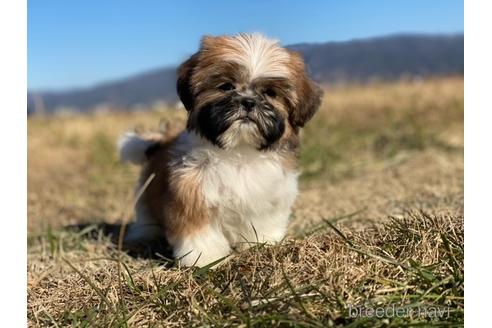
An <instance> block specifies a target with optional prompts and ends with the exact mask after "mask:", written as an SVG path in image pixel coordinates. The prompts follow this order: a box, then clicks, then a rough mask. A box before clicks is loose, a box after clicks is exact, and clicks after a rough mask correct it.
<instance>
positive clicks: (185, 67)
mask: <svg viewBox="0 0 492 328" xmlns="http://www.w3.org/2000/svg"><path fill="white" fill-rule="evenodd" d="M197 61H198V53H196V54H194V55H193V56H191V57H190V58H188V60H186V61H185V62H184V63H182V64H181V65H180V66H179V67H178V81H177V82H176V89H177V91H178V96H179V99H180V100H181V102H182V103H183V105H184V106H185V108H186V110H187V111H190V110H192V109H193V106H194V100H195V97H194V96H193V90H192V88H191V76H192V75H193V71H194V69H195V66H196V64H197Z"/></svg>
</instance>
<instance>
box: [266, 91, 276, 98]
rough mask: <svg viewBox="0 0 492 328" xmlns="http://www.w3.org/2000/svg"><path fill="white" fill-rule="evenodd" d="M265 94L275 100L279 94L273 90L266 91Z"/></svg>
mask: <svg viewBox="0 0 492 328" xmlns="http://www.w3.org/2000/svg"><path fill="white" fill-rule="evenodd" d="M263 93H264V94H266V95H267V96H268V97H270V98H275V97H276V96H277V93H276V92H275V90H273V89H266V90H265V91H264V92H263Z"/></svg>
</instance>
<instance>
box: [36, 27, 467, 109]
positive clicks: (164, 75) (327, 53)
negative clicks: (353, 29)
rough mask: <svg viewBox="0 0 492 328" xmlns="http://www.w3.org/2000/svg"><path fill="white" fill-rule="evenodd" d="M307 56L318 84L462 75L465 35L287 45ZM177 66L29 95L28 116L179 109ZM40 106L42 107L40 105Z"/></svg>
mask: <svg viewBox="0 0 492 328" xmlns="http://www.w3.org/2000/svg"><path fill="white" fill-rule="evenodd" d="M286 47H287V48H289V49H292V50H295V51H298V52H300V53H301V55H302V56H303V57H304V60H305V62H306V65H307V67H308V70H309V72H310V74H311V76H312V77H313V79H314V80H316V81H317V82H318V83H321V84H330V83H336V82H339V81H357V82H365V81H368V80H371V79H374V78H379V79H385V80H394V79H398V78H400V77H402V76H411V77H427V76H442V75H457V74H460V75H462V74H463V72H464V61H463V58H464V35H463V34H461V33H456V34H410V33H405V34H397V35H389V36H382V37H371V38H365V39H353V40H349V41H330V42H323V43H297V44H292V45H288V46H286ZM175 80H176V67H175V66H167V67H162V68H158V69H154V70H149V71H146V72H142V73H138V74H134V75H132V76H130V77H127V78H121V79H115V80H111V81H104V82H102V83H98V84H95V85H93V86H90V87H86V88H73V89H70V90H65V91H47V92H45V91H36V92H30V91H28V94H27V96H28V113H29V112H33V110H34V108H38V107H40V106H42V107H43V110H44V111H45V112H48V113H51V112H56V111H58V110H61V109H67V108H70V109H72V110H76V111H82V112H85V111H93V110H96V109H98V108H99V109H100V108H106V109H114V110H131V109H134V108H136V107H139V106H140V107H149V106H152V104H154V103H156V102H165V103H167V104H175V103H177V102H178V98H177V95H176V90H175ZM40 101H41V105H40V103H39V102H40Z"/></svg>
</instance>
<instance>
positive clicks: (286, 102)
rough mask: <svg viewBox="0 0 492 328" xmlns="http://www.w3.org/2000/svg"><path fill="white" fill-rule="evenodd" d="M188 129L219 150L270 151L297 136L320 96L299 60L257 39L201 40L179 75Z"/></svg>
mask: <svg viewBox="0 0 492 328" xmlns="http://www.w3.org/2000/svg"><path fill="white" fill-rule="evenodd" d="M177 89H178V94H179V96H180V98H181V101H182V102H183V104H184V106H185V107H186V109H187V110H188V111H189V117H188V126H187V127H188V129H189V130H192V131H195V132H197V133H198V134H200V135H201V136H203V137H204V138H206V139H208V140H209V141H210V142H212V143H213V144H215V145H217V146H219V147H221V148H233V147H236V146H239V145H241V144H246V145H250V146H253V147H255V148H257V149H260V150H261V149H268V148H270V147H272V146H273V145H275V144H276V143H278V142H279V141H281V140H282V139H283V138H284V139H285V138H288V137H289V136H292V135H296V134H297V132H298V130H299V128H300V127H302V126H303V125H304V124H305V123H306V122H307V121H308V120H309V119H310V118H311V117H312V116H313V114H314V113H315V112H316V110H317V108H318V107H319V104H320V98H321V94H322V93H321V90H320V89H319V88H318V87H317V86H315V85H314V83H313V82H312V81H311V80H310V79H309V78H308V77H307V75H306V73H305V69H304V63H303V61H302V59H301V57H300V56H299V55H297V54H296V53H293V52H290V51H288V50H286V49H284V48H282V47H280V46H279V45H278V43H277V42H276V41H273V40H269V39H267V38H265V37H263V36H261V35H258V34H240V35H238V36H221V37H205V38H204V39H203V40H202V43H201V47H200V50H199V51H198V52H197V53H196V54H194V55H193V56H191V57H190V59H188V60H187V61H186V62H184V63H183V64H182V65H181V66H180V67H179V69H178V83H177Z"/></svg>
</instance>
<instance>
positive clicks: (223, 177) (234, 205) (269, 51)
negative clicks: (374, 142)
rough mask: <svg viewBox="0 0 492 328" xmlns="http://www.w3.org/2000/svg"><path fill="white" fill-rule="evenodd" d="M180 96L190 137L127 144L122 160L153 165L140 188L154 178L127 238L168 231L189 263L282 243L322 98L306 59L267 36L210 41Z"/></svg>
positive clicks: (182, 71) (182, 77) (136, 138)
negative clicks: (306, 130) (304, 141)
mask: <svg viewBox="0 0 492 328" xmlns="http://www.w3.org/2000/svg"><path fill="white" fill-rule="evenodd" d="M177 91H178V94H179V97H180V99H181V101H182V102H183V104H184V106H185V108H186V110H187V111H188V121H187V127H186V130H185V131H183V132H182V133H181V134H179V135H178V136H177V137H175V138H173V139H171V140H165V138H160V137H156V136H155V135H145V134H143V135H140V134H135V133H128V134H126V135H125V136H123V138H122V139H121V140H120V152H121V157H122V158H123V159H124V160H128V161H132V162H134V163H138V164H142V165H143V170H142V175H141V178H140V186H141V185H142V184H144V183H145V182H146V181H148V180H149V177H153V178H152V180H151V181H150V183H149V184H148V186H147V187H146V188H145V191H144V192H143V194H142V196H141V197H140V199H139V200H138V204H137V206H136V212H137V221H136V223H135V224H134V225H133V226H132V227H131V229H130V231H129V235H128V236H127V239H129V240H131V239H138V238H141V237H146V236H148V235H149V234H157V235H161V236H162V237H164V238H166V239H167V241H168V242H169V244H170V245H171V246H172V248H173V253H174V256H175V257H176V258H178V259H179V260H180V262H181V264H182V265H186V266H191V265H194V264H195V265H198V266H203V265H206V264H208V263H211V262H213V261H215V260H217V259H220V258H222V257H225V256H227V255H228V254H229V253H230V251H231V248H236V247H239V246H241V245H244V244H246V245H247V244H248V243H256V242H278V241H280V240H281V239H282V238H283V237H284V235H285V232H286V228H287V224H288V220H289V215H290V212H291V206H292V203H293V202H294V199H295V198H296V196H297V177H298V171H297V159H298V154H299V129H300V128H301V127H303V126H304V124H305V123H306V122H307V121H308V120H309V119H310V118H311V117H312V116H313V114H314V113H315V112H316V110H317V109H318V107H319V105H320V100H321V96H322V92H321V90H320V88H318V87H317V86H316V85H315V84H314V83H313V82H312V81H311V80H310V79H309V78H308V76H307V75H306V72H305V68H304V63H303V60H302V58H301V57H300V56H299V55H298V54H296V53H294V52H292V51H290V50H287V49H285V48H282V47H281V46H280V45H279V44H278V42H277V41H275V40H271V39H268V38H266V37H264V36H262V35H260V34H239V35H236V36H219V37H212V36H206V37H204V38H203V40H202V42H201V46H200V49H199V51H198V52H197V53H195V54H194V55H193V56H191V57H190V58H189V59H188V60H187V61H186V62H184V63H183V64H182V65H181V66H180V67H179V69H178V81H177ZM156 227H157V229H155V228H156Z"/></svg>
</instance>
